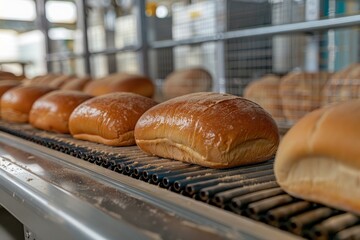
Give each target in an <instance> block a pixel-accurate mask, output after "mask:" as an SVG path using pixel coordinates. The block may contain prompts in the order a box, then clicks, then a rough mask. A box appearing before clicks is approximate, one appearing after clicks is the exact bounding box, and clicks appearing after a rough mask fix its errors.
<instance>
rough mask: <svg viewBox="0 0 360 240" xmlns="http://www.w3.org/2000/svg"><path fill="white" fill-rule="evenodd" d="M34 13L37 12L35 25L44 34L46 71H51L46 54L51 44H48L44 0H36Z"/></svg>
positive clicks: (48, 52) (49, 50)
mask: <svg viewBox="0 0 360 240" xmlns="http://www.w3.org/2000/svg"><path fill="white" fill-rule="evenodd" d="M35 3H36V13H37V19H36V21H37V25H38V28H39V29H40V30H41V32H42V33H43V35H44V41H45V54H46V69H47V71H48V72H51V70H52V69H51V62H50V61H48V55H49V54H51V45H50V38H49V34H48V32H49V22H48V20H47V18H46V10H45V3H46V0H36V2H35Z"/></svg>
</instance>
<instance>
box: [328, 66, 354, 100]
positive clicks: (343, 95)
mask: <svg viewBox="0 0 360 240" xmlns="http://www.w3.org/2000/svg"><path fill="white" fill-rule="evenodd" d="M358 98H360V64H359V63H358V64H352V65H350V66H349V67H347V68H345V69H343V70H341V71H339V72H337V73H335V74H334V75H333V76H332V78H331V79H330V80H329V81H328V82H327V84H326V86H325V87H324V91H323V106H326V105H328V104H331V103H336V102H342V101H346V100H350V99H358Z"/></svg>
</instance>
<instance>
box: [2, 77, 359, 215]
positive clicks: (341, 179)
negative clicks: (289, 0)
mask: <svg viewBox="0 0 360 240" xmlns="http://www.w3.org/2000/svg"><path fill="white" fill-rule="evenodd" d="M290 79H291V78H290ZM300 82H301V81H300ZM303 85H305V87H304V86H303ZM303 85H302V86H301V87H302V88H300V90H299V92H300V93H299V96H303V95H301V89H306V84H303ZM34 88H39V89H40V88H42V89H44V87H40V86H25V87H24V86H22V87H16V88H13V89H11V90H8V91H6V92H5V93H4V95H3V96H2V98H1V111H0V112H1V116H2V118H3V119H4V120H8V121H14V119H12V117H11V116H14V114H12V112H11V111H9V110H8V109H7V108H8V107H9V105H8V103H11V104H13V105H14V101H15V100H16V99H20V100H17V101H19V102H20V103H21V104H22V103H24V102H27V103H30V102H32V100H30V99H31V97H29V96H34V94H33V93H34V91H33V90H34ZM318 88H321V87H318ZM24 89H27V90H26V91H25V92H28V93H23V92H24ZM290 89H291V88H290ZM52 90H53V89H48V90H39V91H40V92H41V94H40V95H41V97H38V98H37V97H36V99H35V100H34V101H33V102H34V104H33V105H32V106H31V108H30V110H29V111H28V116H27V117H28V118H27V119H28V120H29V121H30V123H31V124H33V125H34V126H35V127H37V128H40V129H44V130H49V131H57V132H62V130H61V129H63V130H64V132H66V131H67V132H70V133H71V134H72V136H73V137H74V138H78V139H83V140H88V141H93V142H97V143H101V144H107V145H112V146H123V145H132V144H135V143H136V144H137V145H138V146H139V147H140V148H141V149H142V150H143V151H145V152H147V153H149V154H152V155H157V156H160V157H167V158H171V159H176V160H180V161H185V162H189V163H195V164H199V165H202V166H207V167H214V168H226V167H233V166H238V165H242V164H252V163H257V162H261V161H266V160H267V159H269V158H271V156H273V155H274V154H275V153H276V158H275V167H274V170H275V175H276V178H277V181H278V183H279V184H280V185H281V186H282V187H283V189H284V190H285V191H287V192H288V193H289V194H292V195H294V196H297V197H301V198H304V199H308V200H311V201H316V202H320V203H324V204H328V205H330V206H334V207H337V208H340V209H345V210H350V211H353V212H355V213H360V204H359V203H358V202H359V200H360V190H359V189H360V188H359V187H360V186H359V176H360V174H359V169H360V150H359V149H360V148H359V146H360V136H359V135H360V125H359V124H358V123H359V120H360V100H352V101H345V102H342V103H338V104H334V105H329V106H325V107H323V108H321V109H319V110H315V111H314V112H311V113H309V114H307V115H306V116H305V117H303V118H301V120H300V121H299V122H298V123H297V124H296V125H294V126H293V127H292V128H291V129H290V131H289V132H288V133H287V134H286V135H285V137H284V138H283V140H282V141H281V143H280V146H279V148H278V144H279V134H278V131H277V127H276V124H275V122H274V121H273V119H272V117H271V116H270V115H269V114H268V113H267V112H266V111H264V109H263V108H261V107H260V106H259V105H257V104H255V103H254V102H252V101H249V100H247V99H244V98H241V97H237V96H232V95H229V94H218V93H195V94H189V95H184V96H181V97H177V98H173V99H171V100H168V101H165V102H163V103H160V104H156V103H155V102H154V101H153V100H151V99H149V98H147V97H143V96H140V95H137V94H131V93H111V94H105V95H101V96H97V97H93V95H95V94H93V95H90V94H86V93H79V92H76V93H75V92H68V91H65V92H64V91H52ZM294 90H296V89H294ZM332 90H334V89H332ZM314 91H319V90H318V89H317V90H314ZM336 91H337V90H336ZM30 93H31V94H30ZM43 93H44V94H43ZM21 96H22V97H21ZM11 99H12V100H13V101H11ZM21 99H22V100H21ZM305 99H307V98H305ZM308 101H310V102H311V101H314V102H317V103H318V102H319V99H318V98H316V97H315V98H311V99H310V100H308ZM11 104H10V105H11ZM29 105H30V104H29ZM307 107H308V106H307V105H304V109H306V111H311V109H308V108H307ZM15 115H16V114H15ZM22 117H23V116H21V117H20V119H24V118H22ZM22 121H23V120H22ZM59 126H60V127H59Z"/></svg>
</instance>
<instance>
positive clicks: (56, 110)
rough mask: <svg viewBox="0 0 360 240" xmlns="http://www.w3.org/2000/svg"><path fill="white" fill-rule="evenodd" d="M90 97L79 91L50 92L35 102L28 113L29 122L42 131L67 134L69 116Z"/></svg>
mask: <svg viewBox="0 0 360 240" xmlns="http://www.w3.org/2000/svg"><path fill="white" fill-rule="evenodd" d="M91 97H92V96H91V95H88V94H86V93H82V92H79V91H66V90H58V91H52V92H50V93H48V94H45V95H44V96H42V97H40V98H39V99H38V100H36V101H35V103H34V104H33V106H32V108H31V111H30V117H29V122H30V124H31V125H33V126H34V127H36V128H40V129H43V130H47V131H53V132H59V133H69V117H70V114H71V113H72V112H73V110H74V109H75V108H76V107H77V106H78V105H80V104H81V103H83V102H84V101H86V100H88V99H90V98H91Z"/></svg>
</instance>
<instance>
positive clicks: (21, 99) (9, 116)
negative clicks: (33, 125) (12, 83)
mask: <svg viewBox="0 0 360 240" xmlns="http://www.w3.org/2000/svg"><path fill="white" fill-rule="evenodd" d="M53 90H54V89H53V88H49V87H43V86H19V87H15V88H12V89H10V90H8V91H7V92H5V93H4V94H3V96H2V97H1V117H2V119H4V120H6V121H10V122H19V123H26V122H28V121H29V112H30V110H31V107H32V105H33V103H34V102H35V101H36V100H37V99H38V98H40V97H41V96H43V95H45V94H46V93H48V92H50V91H53Z"/></svg>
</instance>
